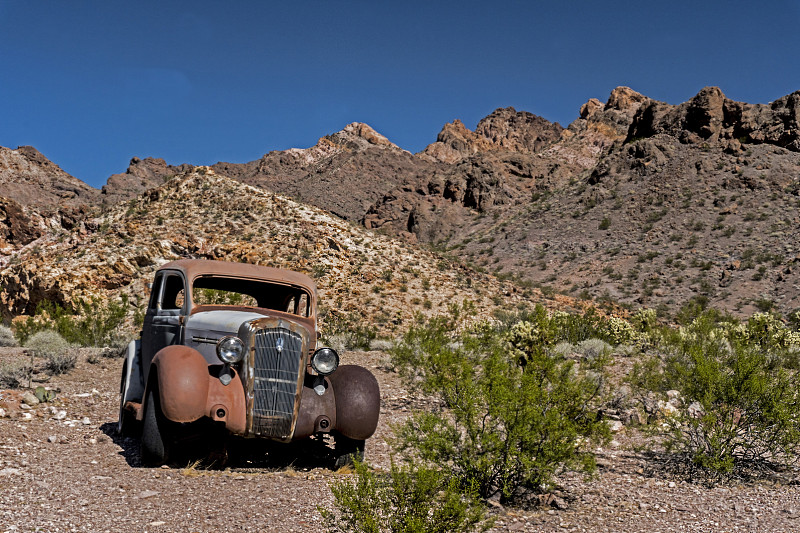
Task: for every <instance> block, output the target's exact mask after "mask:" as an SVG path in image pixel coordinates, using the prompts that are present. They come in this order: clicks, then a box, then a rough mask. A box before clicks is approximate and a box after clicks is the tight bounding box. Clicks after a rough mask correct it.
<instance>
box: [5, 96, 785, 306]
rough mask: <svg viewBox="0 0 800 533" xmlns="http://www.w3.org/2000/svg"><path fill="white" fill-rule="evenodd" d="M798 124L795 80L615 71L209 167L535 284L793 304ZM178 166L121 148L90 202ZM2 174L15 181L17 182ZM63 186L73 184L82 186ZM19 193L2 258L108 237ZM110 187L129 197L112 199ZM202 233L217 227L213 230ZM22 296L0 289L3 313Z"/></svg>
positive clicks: (154, 180) (604, 295) (641, 300)
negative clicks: (746, 87)
mask: <svg viewBox="0 0 800 533" xmlns="http://www.w3.org/2000/svg"><path fill="white" fill-rule="evenodd" d="M799 122H800V92H797V93H793V94H791V95H788V96H786V97H783V98H780V99H778V100H776V101H775V102H772V103H770V104H747V103H742V102H735V101H733V100H730V99H728V98H726V97H725V95H724V94H723V93H722V91H721V90H720V89H718V88H715V87H710V88H705V89H703V90H702V91H700V92H699V93H698V94H697V95H696V96H695V97H693V98H692V99H690V100H689V101H687V102H685V103H682V104H679V105H670V104H667V103H664V102H659V101H656V100H653V99H651V98H648V97H646V96H644V95H642V94H639V93H637V92H636V91H634V90H632V89H630V88H627V87H618V88H616V89H614V90H613V91H612V92H611V94H610V95H609V97H608V99H607V100H606V101H605V102H602V101H600V100H598V99H594V98H593V99H590V100H589V101H588V102H586V103H585V104H584V105H583V106H581V107H580V110H579V111H578V117H577V118H576V119H575V121H573V122H572V123H571V124H569V125H568V126H567V127H566V128H564V127H562V126H560V125H559V124H556V123H551V122H549V121H547V120H546V119H544V118H542V117H538V116H536V115H533V114H531V113H527V112H524V111H517V110H515V109H513V108H501V109H497V110H496V111H494V112H493V113H491V114H490V115H489V116H487V117H486V118H484V119H482V120H481V121H480V122H479V123H478V124H477V126H476V128H475V129H474V130H470V129H469V128H467V127H466V126H465V125H464V124H463V123H462V122H460V121H458V120H455V121H453V122H451V123H449V124H446V125H445V126H444V127H443V128H442V130H441V132H440V133H439V135H438V137H437V139H436V141H435V142H434V143H432V144H430V145H429V146H428V147H427V148H426V149H425V150H423V151H422V152H420V153H419V154H411V153H409V152H406V151H404V150H402V149H401V148H399V147H398V146H396V145H394V144H392V143H391V142H390V141H389V140H388V139H386V138H385V137H384V136H382V135H380V134H379V133H377V132H376V131H374V130H373V129H372V128H370V127H369V126H367V125H366V124H360V123H353V124H350V125H348V126H347V127H345V128H344V129H343V130H342V131H340V132H337V133H334V134H331V135H328V136H325V137H322V138H321V139H320V140H319V142H318V143H317V144H316V145H315V146H313V147H310V148H305V149H291V150H286V151H275V152H270V153H267V154H265V155H264V156H263V157H262V158H260V159H258V160H256V161H252V162H250V163H245V164H233V163H218V164H216V165H214V166H213V167H212V169H213V172H214V176H216V177H215V179H217V178H218V179H222V178H221V176H227V177H229V178H231V179H232V180H235V181H236V182H239V184H244V185H249V186H253V187H257V188H259V189H260V190H262V191H270V193H267V194H272V193H277V194H279V195H282V197H291V198H292V199H293V201H295V202H300V203H298V204H297V205H298V206H299V205H301V204H308V205H312V206H315V207H317V208H321V209H323V210H325V211H327V212H329V213H332V214H334V215H336V216H338V217H339V218H341V219H344V220H347V221H349V222H351V223H356V224H359V225H362V226H363V227H365V228H366V229H368V230H373V231H377V232H379V233H381V234H388V235H395V236H397V237H399V238H400V239H402V240H403V241H404V242H405V243H406V244H405V245H404V246H410V247H411V248H408V249H409V250H421V249H425V247H424V246H423V247H422V248H420V245H421V244H422V245H426V246H427V245H432V246H434V247H435V248H437V249H438V250H439V251H440V252H442V251H444V252H445V254H446V257H449V258H450V259H452V260H455V261H457V262H460V263H464V264H467V265H470V267H471V268H474V269H478V270H481V271H485V272H491V273H493V274H495V275H496V276H499V277H501V278H511V279H514V280H515V282H516V283H517V285H518V286H521V287H531V286H537V287H541V289H542V290H543V291H544V292H545V293H547V294H556V293H562V294H565V295H569V296H571V297H581V298H585V299H600V300H608V301H618V302H622V303H624V304H629V305H631V306H634V307H638V306H647V307H657V308H659V309H661V310H662V311H664V313H666V314H669V313H672V312H674V311H676V310H677V309H678V308H679V307H680V306H681V305H683V304H684V303H686V302H687V301H689V300H691V299H695V300H697V301H699V302H701V303H704V304H710V305H715V306H719V307H722V308H724V309H727V310H729V311H733V312H741V313H749V312H752V311H753V310H756V309H777V310H779V311H781V312H783V313H787V312H790V311H792V310H794V309H797V308H798V307H800V279H798V269H800V249H797V248H798V246H800V245H797V244H796V243H797V242H798V229H797V228H798V222H800V220H798V212H800V203H799V202H800V183H799V182H798V176H800V172H798V171H799V170H800V140H799V139H798V135H800V134H799V133H798V132H800V124H798V123H799ZM11 152H12V151H8V152H3V154H10V153H11ZM14 153H15V154H16V155H14V157H16V158H17V159H15V161H16V160H18V159H19V158H20V157H22V158H23V159H24V160H25V161H29V163H28V165H29V166H30V165H32V163H30V161H31V160H36V157H34V156H32V155H29V156H25V154H26V153H27V154H30V153H31V152H30V150H27V151H26V150H23V149H20V150H17V151H15V152H14ZM37 153H38V152H37ZM4 157H5V159H3V161H8V160H9V158H10V157H11V156H9V155H4ZM4 164H5V166H6V168H8V167H9V166H10V165H9V163H4ZM17 165H18V167H19V168H22V167H23V166H24V164H23V162H20V163H17ZM51 165H52V163H51ZM53 166H54V165H53ZM26 168H27V167H26ZM55 168H57V167H55ZM192 168H193V167H192V166H191V165H180V166H171V165H168V164H166V162H164V161H163V160H159V159H150V158H148V159H143V160H142V159H138V158H134V159H133V160H132V161H131V165H130V166H129V168H128V170H127V171H126V172H125V173H124V174H117V175H114V176H112V177H111V178H110V179H109V181H108V183H107V185H106V186H105V187H104V188H103V191H102V196H101V198H102V199H101V200H98V199H96V196H95V197H94V198H95V200H94V201H95V203H96V204H97V203H100V202H101V201H102V202H103V203H104V204H105V205H106V206H107V209H111V212H117V211H115V210H119V209H122V210H123V211H125V212H127V211H129V210H131V209H138V208H135V207H131V206H133V205H137V206H138V205H139V203H140V202H141V201H142V200H141V198H142V196H141V195H142V194H145V195H147V194H149V192H148V191H151V190H162V189H161V187H162V186H164V183H165V180H169V179H170V178H171V177H172V176H175V175H176V174H179V175H188V174H186V173H187V172H189V173H191V170H192ZM59 170H60V169H59ZM53 172H54V173H55V171H53ZM5 175H7V174H5ZM73 179H74V178H73ZM23 181H24V180H23ZM6 182H8V183H11V182H9V181H8V180H6ZM18 182H19V180H18ZM37 183H38V182H37ZM65 183H67V182H65ZM168 183H171V181H168ZM214 183H216V182H214ZM225 183H226V184H227V183H229V182H228V181H225ZM227 186H228V185H226V187H227ZM231 186H232V185H231ZM14 187H16V188H15V190H26V188H25V187H26V186H25V185H24V183H23V184H22V185H14ZM35 187H40V188H41V185H36V186H35ZM35 187H34V190H35ZM60 187H61V188H60V189H58V188H56V190H57V191H67V192H68V191H69V190H71V189H69V188H68V187H66V186H64V185H61V186H60ZM154 188H155V189H154ZM73 189H74V191H73V193H74V198H76V199H83V198H89V197H90V196H91V191H89V192H87V193H83V192H81V189H79V187H78V186H77V185H73ZM248 190H249V189H248ZM67 192H62V193H59V194H63V195H66V196H69V194H67ZM159 194H161V193H159ZM0 196H2V195H0ZM33 196H36V195H35V194H31V195H30V197H33ZM57 196H58V195H57ZM59 197H60V196H59ZM12 199H13V198H12ZM16 201H17V202H18V204H19V205H20V206H21V207H20V208H18V207H17V206H16V205H15V204H11V203H9V202H6V203H5V204H0V241H3V242H5V243H6V244H5V250H6V252H0V253H5V254H6V255H5V256H4V257H5V259H0V265H2V262H3V261H6V262H8V261H9V260H10V259H9V258H10V257H11V256H10V255H8V254H16V255H19V256H20V257H22V256H23V255H24V253H23V252H24V251H25V250H26V249H27V247H31V246H35V245H36V243H37V242H39V241H40V240H42V239H52V238H53V235H54V234H61V235H73V234H75V232H78V233H77V234H80V235H82V233H80V232H82V231H85V232H87V235H93V236H94V237H95V238H97V239H103V238H105V236H106V235H107V234H106V233H102V232H101V233H99V234H98V233H97V232H96V231H95V230H93V229H92V228H93V227H94V226H97V227H98V228H99V227H100V226H102V225H103V222H102V221H99V219H97V217H96V215H92V216H91V217H90V216H89V213H88V212H85V213H83V216H84V218H86V220H85V221H84V222H83V224H82V225H81V224H80V221H81V216H76V217H73V219H71V220H68V221H67V222H66V223H60V222H59V223H53V222H52V221H51V222H48V220H47V219H46V218H41V219H36V217H35V214H34V215H29V214H26V213H27V212H26V210H30V209H32V207H30V206H29V205H28V204H27V203H26V202H27V201H28V200H25V198H22V199H21V200H20V199H17V200H16ZM122 201H128V202H132V203H128V204H124V205H125V206H127V207H119V206H116V207H110V206H114V205H115V202H122ZM192 201H193V200H192V199H191V198H186V199H185V202H187V203H188V204H191V202H192ZM50 205H53V203H52V201H50ZM296 209H299V208H296ZM79 215H80V213H79ZM104 216H106V215H104ZM215 216H219V217H223V218H226V217H228V215H227V214H222V213H215ZM320 216H321V215H320ZM26 217H28V218H26ZM162 217H163V216H162ZM61 220H63V217H62V219H61ZM47 228H55V229H52V230H50V229H47ZM149 230H151V231H153V232H156V233H158V232H160V231H166V230H161V229H160V228H157V227H151V228H149ZM187 231H188V230H187ZM270 231H277V230H273V229H270ZM70 232H72V233H70ZM193 235H194V234H193ZM63 238H66V237H63ZM200 238H201V239H209V240H210V242H218V243H222V242H225V241H222V240H218V239H216V238H215V237H214V236H213V233H209V234H208V236H207V237H200ZM227 238H228V237H226V239H227ZM32 239H33V240H32ZM69 240H74V238H73V237H69ZM76 242H77V241H76ZM81 242H83V241H81ZM187 242H189V241H187ZM8 243H12V244H8ZM84 245H85V243H83V244H81V246H84ZM2 246H3V245H2V243H0V248H2ZM9 250H10V252H9ZM59 253H63V254H66V253H67V252H66V251H64V252H59ZM193 253H198V252H197V251H192V250H190V249H188V248H187V250H185V251H174V254H177V255H181V254H184V255H185V254H193ZM170 257H171V256H170ZM12 259H13V258H12ZM140 268H141V267H140ZM20 279H22V278H20ZM126 279H127V278H126ZM58 283H59V284H60V285H59V286H61V285H64V284H69V283H68V280H67V279H66V278H65V279H63V280H61V281H59V282H58ZM103 283H105V282H103ZM103 283H101V285H103ZM120 283H122V282H120ZM125 283H128V282H127V281H125V282H124V283H122V284H123V285H124V284H125ZM45 285H46V284H45ZM43 286H44V285H43ZM42 290H43V291H44V293H47V291H48V290H50V289H48V288H47V287H45V288H44V289H42ZM376 294H377V293H376ZM19 305H20V304H19V303H14V304H12V303H10V301H9V303H8V305H7V308H8V309H9V311H8V312H9V313H10V312H12V311H10V310H11V309H17V310H19V309H20V307H19Z"/></svg>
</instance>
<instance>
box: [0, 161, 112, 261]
mask: <svg viewBox="0 0 800 533" xmlns="http://www.w3.org/2000/svg"><path fill="white" fill-rule="evenodd" d="M98 197H99V191H98V190H97V189H94V188H93V187H90V186H89V185H87V184H85V183H84V182H82V181H81V180H79V179H77V178H75V177H73V176H70V175H69V174H67V173H66V172H64V171H63V170H62V169H61V168H60V167H59V166H58V165H56V164H55V163H53V162H52V161H50V160H49V159H47V158H46V157H45V156H44V155H42V154H41V153H40V152H39V151H37V150H36V149H35V148H33V147H31V146H20V147H19V148H17V149H16V150H12V149H10V148H4V147H2V146H0V268H2V266H3V265H4V264H5V262H6V260H7V259H8V257H9V256H10V254H12V253H14V252H15V251H17V250H19V249H20V248H21V247H23V246H25V245H26V244H28V243H30V242H32V241H33V240H35V239H37V238H39V237H41V236H42V235H44V234H45V233H47V232H49V231H51V230H53V229H55V228H64V229H70V228H73V227H75V225H76V224H77V222H78V221H79V220H81V219H83V218H85V217H86V216H87V214H88V212H89V211H90V210H91V206H94V205H96V204H97V199H98Z"/></svg>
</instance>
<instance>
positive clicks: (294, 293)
mask: <svg viewBox="0 0 800 533" xmlns="http://www.w3.org/2000/svg"><path fill="white" fill-rule="evenodd" d="M316 306H317V290H316V285H315V283H314V281H313V280H312V279H311V278H309V277H308V276H306V275H304V274H301V273H297V272H293V271H288V270H282V269H276V268H270V267H264V266H257V265H251V264H241V263H229V262H223V261H211V260H199V259H185V260H179V261H174V262H171V263H167V264H165V265H163V266H161V267H160V268H159V269H158V271H157V272H156V274H155V277H154V280H153V284H152V288H151V294H150V299H149V303H148V306H147V311H146V313H145V317H144V325H143V328H142V332H141V339H139V340H135V341H131V342H130V344H129V345H128V348H127V353H126V357H125V362H124V365H123V370H122V376H121V383H120V412H119V422H118V430H119V432H120V433H121V434H123V435H139V436H140V437H141V460H142V463H143V464H144V465H146V466H156V465H161V464H165V463H168V462H170V461H171V459H173V458H174V457H175V455H176V451H178V450H177V447H178V446H181V448H183V446H182V445H180V444H178V443H179V442H180V440H181V439H182V438H183V437H186V434H191V433H197V432H198V431H207V430H208V428H209V427H211V428H216V430H222V433H223V435H226V436H230V437H241V438H243V439H267V440H270V441H279V442H284V443H295V442H298V441H302V440H305V439H309V438H314V439H321V438H324V437H325V436H326V435H328V436H331V437H332V438H329V439H328V440H332V441H333V445H332V446H331V445H330V443H329V448H332V449H333V450H334V458H335V460H336V461H337V463H341V462H342V460H348V459H349V458H352V456H353V455H355V454H359V453H363V451H364V444H365V441H366V439H368V438H369V437H370V436H372V434H373V433H374V431H375V429H376V427H377V423H378V412H379V403H380V399H379V390H378V384H377V381H376V380H375V377H374V376H373V375H372V374H371V373H370V372H369V371H368V370H367V369H365V368H363V367H361V366H357V365H342V366H339V365H338V354H336V352H335V351H334V350H332V349H330V348H324V347H322V348H320V347H318V346H317V340H318V338H319V334H318V331H317V316H316Z"/></svg>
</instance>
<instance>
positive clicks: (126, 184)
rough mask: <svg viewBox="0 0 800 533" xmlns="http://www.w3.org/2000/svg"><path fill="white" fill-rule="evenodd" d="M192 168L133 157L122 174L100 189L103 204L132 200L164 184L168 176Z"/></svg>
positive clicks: (156, 159)
mask: <svg viewBox="0 0 800 533" xmlns="http://www.w3.org/2000/svg"><path fill="white" fill-rule="evenodd" d="M192 168H194V167H193V166H192V165H189V164H185V163H184V164H182V165H178V166H173V165H169V164H167V162H166V161H164V160H163V159H161V158H154V157H146V158H144V159H140V158H138V157H133V158H131V160H130V163H129V164H128V168H127V169H126V170H125V172H124V173H121V174H114V175H112V176H109V178H108V180H107V182H106V184H105V185H103V188H102V194H103V203H105V204H112V203H115V202H118V201H121V200H125V199H128V198H132V197H134V196H136V195H138V194H141V193H142V192H144V191H145V190H147V189H150V188H152V187H157V186H158V185H161V184H162V183H164V180H165V179H166V178H168V177H169V176H174V175H175V174H178V173H181V172H186V171H189V170H191V169H192Z"/></svg>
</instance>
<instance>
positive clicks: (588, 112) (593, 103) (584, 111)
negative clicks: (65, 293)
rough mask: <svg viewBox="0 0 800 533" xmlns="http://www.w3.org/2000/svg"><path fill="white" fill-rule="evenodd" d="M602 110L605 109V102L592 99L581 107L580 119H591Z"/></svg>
mask: <svg viewBox="0 0 800 533" xmlns="http://www.w3.org/2000/svg"><path fill="white" fill-rule="evenodd" d="M601 109H603V102H601V101H600V100H598V99H597V98H590V99H589V101H588V102H586V103H585V104H583V105H582V106H581V111H580V117H581V118H583V119H586V118H589V117H590V116H592V115H594V114H595V113H596V112H597V111H600V110H601Z"/></svg>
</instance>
